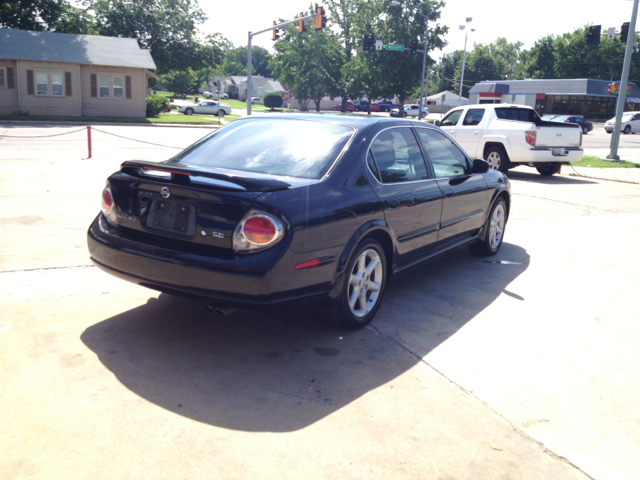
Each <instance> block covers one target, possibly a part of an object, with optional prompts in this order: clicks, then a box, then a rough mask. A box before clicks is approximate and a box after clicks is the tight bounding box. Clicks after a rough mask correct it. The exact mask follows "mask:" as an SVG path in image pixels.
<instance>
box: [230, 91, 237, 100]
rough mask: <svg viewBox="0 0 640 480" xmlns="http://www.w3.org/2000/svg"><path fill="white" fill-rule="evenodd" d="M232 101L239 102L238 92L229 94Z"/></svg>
mask: <svg viewBox="0 0 640 480" xmlns="http://www.w3.org/2000/svg"><path fill="white" fill-rule="evenodd" d="M229 99H230V100H238V92H233V93H230V94H229Z"/></svg>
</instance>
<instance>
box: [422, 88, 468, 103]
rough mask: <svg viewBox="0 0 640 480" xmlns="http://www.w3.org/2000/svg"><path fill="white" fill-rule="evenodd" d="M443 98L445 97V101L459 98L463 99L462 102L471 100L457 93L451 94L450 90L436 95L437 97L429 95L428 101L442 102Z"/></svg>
mask: <svg viewBox="0 0 640 480" xmlns="http://www.w3.org/2000/svg"><path fill="white" fill-rule="evenodd" d="M442 97H444V99H445V100H458V99H459V98H461V99H462V100H469V99H468V98H467V97H461V96H460V95H458V94H457V93H453V92H450V91H449V90H444V91H442V92H440V93H436V94H435V95H429V96H428V97H427V98H426V100H429V101H434V100H442V99H443V98H442Z"/></svg>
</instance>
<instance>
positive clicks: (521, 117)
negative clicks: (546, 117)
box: [496, 107, 539, 123]
mask: <svg viewBox="0 0 640 480" xmlns="http://www.w3.org/2000/svg"><path fill="white" fill-rule="evenodd" d="M496 116H497V117H498V118H500V119H501V120H515V121H517V122H531V123H538V119H539V117H538V114H537V113H536V112H535V111H534V110H531V109H530V108H511V107H509V108H496Z"/></svg>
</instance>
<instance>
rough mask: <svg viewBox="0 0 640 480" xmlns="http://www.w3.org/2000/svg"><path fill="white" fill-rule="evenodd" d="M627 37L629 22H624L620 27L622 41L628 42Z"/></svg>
mask: <svg viewBox="0 0 640 480" xmlns="http://www.w3.org/2000/svg"><path fill="white" fill-rule="evenodd" d="M627 37H629V22H624V23H623V24H622V26H621V27H620V42H621V43H627Z"/></svg>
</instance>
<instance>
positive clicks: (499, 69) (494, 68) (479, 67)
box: [455, 44, 508, 98]
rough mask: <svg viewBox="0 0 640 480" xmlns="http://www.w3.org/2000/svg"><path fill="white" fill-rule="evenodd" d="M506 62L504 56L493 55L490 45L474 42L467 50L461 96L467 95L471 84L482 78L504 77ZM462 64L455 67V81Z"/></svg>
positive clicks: (458, 78) (459, 76)
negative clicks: (471, 47) (470, 49)
mask: <svg viewBox="0 0 640 480" xmlns="http://www.w3.org/2000/svg"><path fill="white" fill-rule="evenodd" d="M507 71H508V64H507V62H506V61H505V60H504V58H500V57H499V56H497V55H495V53H494V51H493V49H492V48H491V45H483V44H475V45H474V46H473V50H472V51H470V52H467V61H466V65H465V69H464V83H463V85H462V96H463V97H467V98H468V97H469V90H470V89H471V87H472V86H473V85H475V84H476V83H478V82H482V81H484V80H500V79H504V78H506V75H507ZM461 75H462V64H460V65H459V66H458V67H457V68H456V74H455V79H456V83H458V84H459V83H460V78H461Z"/></svg>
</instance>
